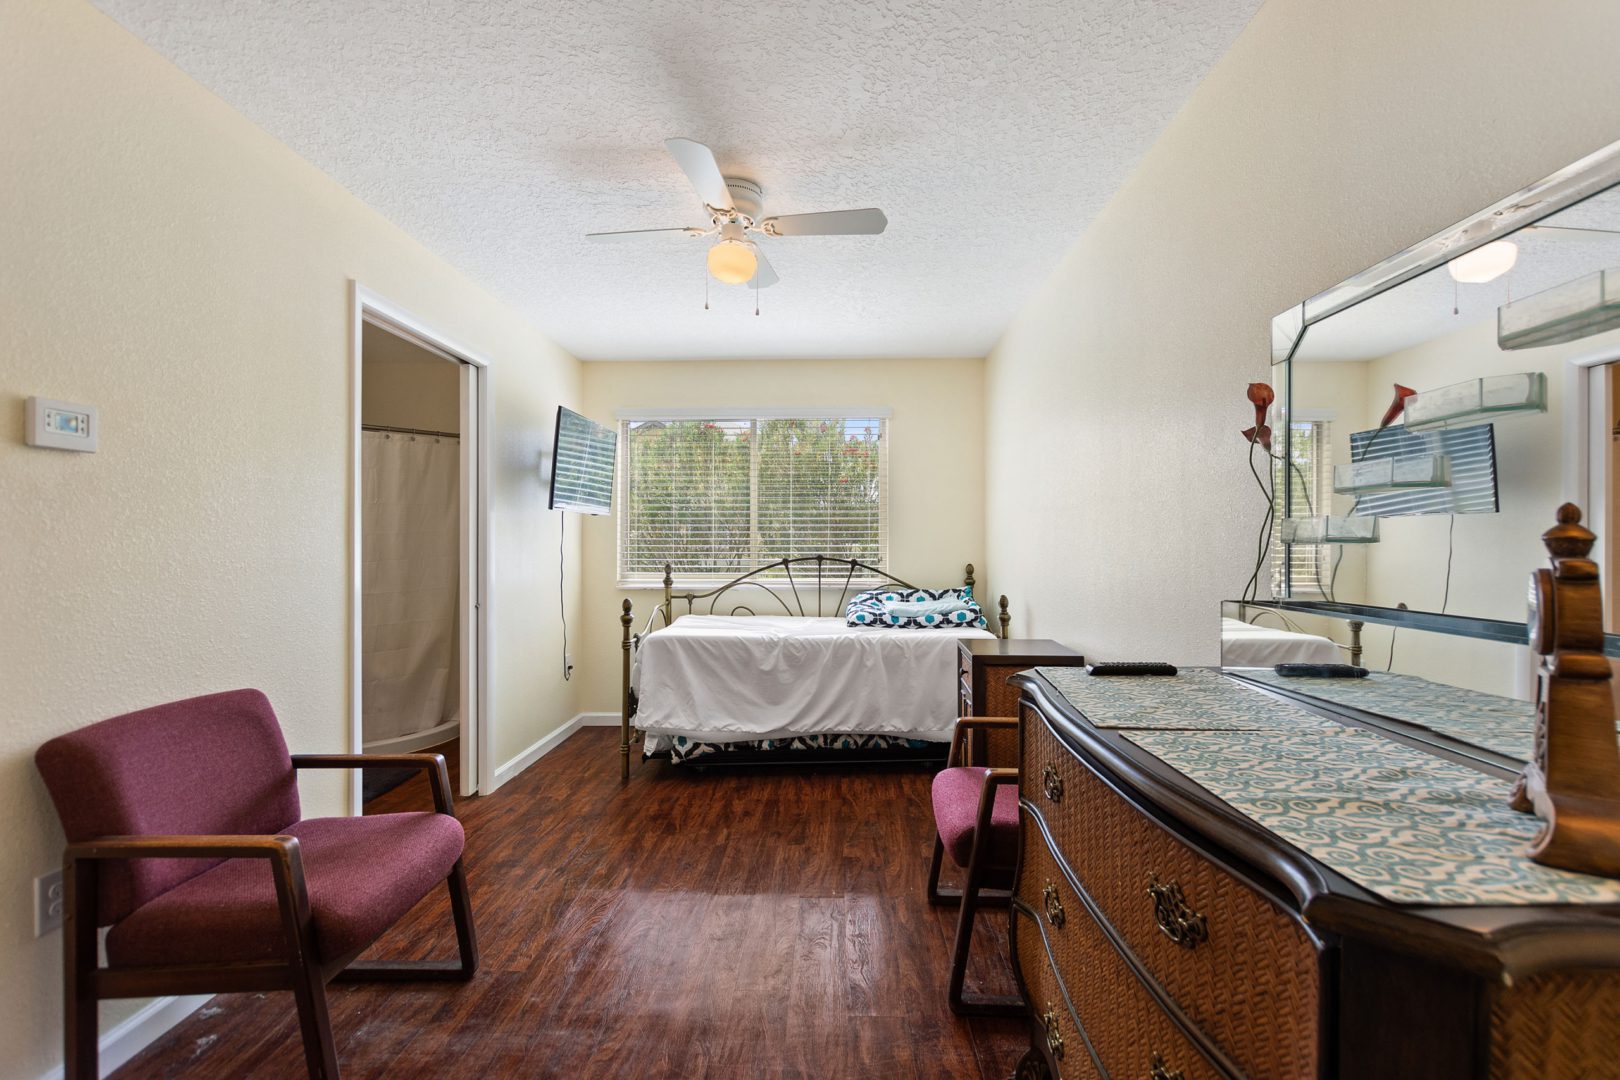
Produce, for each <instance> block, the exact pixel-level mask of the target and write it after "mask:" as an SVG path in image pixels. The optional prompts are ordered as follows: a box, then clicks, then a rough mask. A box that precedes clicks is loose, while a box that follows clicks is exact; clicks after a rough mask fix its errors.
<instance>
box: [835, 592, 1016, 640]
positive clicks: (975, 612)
mask: <svg viewBox="0 0 1620 1080" xmlns="http://www.w3.org/2000/svg"><path fill="white" fill-rule="evenodd" d="M937 600H956V601H961V602H962V604H963V607H962V609H961V610H959V611H951V612H932V613H925V614H920V615H899V614H896V613H895V612H893V611H891V610H890V608H889V605H891V604H911V603H926V602H930V601H937ZM844 622H845V623H847V624H848V625H850V626H874V627H890V628H892V629H896V630H933V629H938V628H941V627H947V626H971V627H978V628H979V629H981V630H983V629H986V628H988V627H989V625H990V624H989V623H988V622H987V621H986V620H985V617H984V612H983V611H981V610H980V608H979V604H978V602H977V601H976V600H974V599H973V591H972V590H971V589H902V588H899V587H894V588H887V589H869V590H867V591H866V592H863V593H858V594H856V596H855V598H854V599H852V600H851V601H850V602H849V606H848V607H846V608H845V609H844Z"/></svg>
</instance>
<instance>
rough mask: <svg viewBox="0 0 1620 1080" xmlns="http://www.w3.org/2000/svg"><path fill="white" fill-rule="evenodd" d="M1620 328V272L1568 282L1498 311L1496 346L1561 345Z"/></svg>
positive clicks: (1515, 347)
mask: <svg viewBox="0 0 1620 1080" xmlns="http://www.w3.org/2000/svg"><path fill="white" fill-rule="evenodd" d="M1617 326H1620V270H1599V271H1597V272H1596V273H1592V274H1587V275H1585V276H1584V277H1578V278H1576V279H1575V280H1574V281H1566V282H1564V283H1563V284H1562V285H1555V286H1553V287H1552V288H1550V289H1546V290H1543V291H1542V292H1538V293H1536V294H1534V295H1533V296H1526V297H1524V298H1523V299H1522V300H1514V301H1511V302H1510V303H1506V304H1503V305H1502V306H1501V307H1499V308H1497V309H1496V343H1497V344H1498V345H1500V346H1501V347H1502V348H1504V349H1533V348H1536V347H1537V346H1539V345H1560V344H1563V343H1564V342H1566V341H1578V340H1579V339H1581V338H1583V337H1591V336H1592V335H1593V334H1601V333H1603V332H1604V331H1605V330H1613V329H1614V328H1615V327H1617Z"/></svg>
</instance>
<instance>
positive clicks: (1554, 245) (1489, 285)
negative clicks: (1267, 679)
mask: <svg viewBox="0 0 1620 1080" xmlns="http://www.w3.org/2000/svg"><path fill="white" fill-rule="evenodd" d="M1617 185H1620V144H1616V145H1615V146H1611V147H1608V148H1606V149H1605V150H1603V151H1600V152H1599V153H1597V154H1594V155H1592V156H1591V157H1589V158H1586V159H1584V160H1582V161H1580V162H1577V163H1575V164H1574V165H1571V166H1570V167H1569V168H1567V169H1564V170H1561V171H1560V172H1559V173H1557V174H1555V175H1554V176H1552V177H1549V178H1547V179H1546V180H1544V181H1542V182H1541V183H1539V184H1536V185H1533V186H1532V187H1530V188H1528V189H1526V190H1525V191H1522V192H1518V193H1515V194H1514V195H1512V196H1509V197H1508V198H1506V199H1504V200H1503V201H1502V202H1500V203H1498V204H1497V205H1496V206H1493V207H1490V208H1488V209H1487V210H1485V211H1483V212H1482V213H1480V214H1479V215H1476V216H1475V217H1473V218H1470V219H1468V220H1467V221H1464V222H1461V223H1459V224H1458V225H1457V226H1455V227H1453V228H1451V229H1448V230H1446V231H1444V232H1442V233H1439V234H1437V235H1436V236H1434V237H1430V238H1429V239H1427V240H1425V241H1423V242H1422V243H1420V244H1417V245H1414V246H1413V247H1412V248H1409V249H1407V250H1406V251H1403V252H1400V253H1398V254H1397V255H1395V256H1392V257H1391V258H1390V259H1388V260H1385V261H1384V262H1383V263H1380V264H1379V265H1378V266H1375V267H1373V268H1371V269H1369V270H1367V271H1366V272H1364V273H1362V274H1358V275H1357V276H1356V277H1355V278H1352V279H1350V280H1349V281H1346V282H1344V283H1342V284H1341V285H1338V286H1335V287H1334V288H1333V289H1329V290H1327V291H1326V292H1324V293H1322V294H1320V295H1318V296H1316V297H1313V298H1311V299H1310V300H1307V301H1305V302H1304V303H1302V304H1300V305H1299V306H1298V307H1296V308H1294V309H1292V310H1290V311H1288V312H1286V313H1284V314H1283V315H1280V316H1278V318H1277V319H1276V320H1275V322H1274V324H1273V343H1274V355H1273V360H1274V362H1275V363H1276V365H1277V366H1276V367H1275V368H1274V373H1275V375H1276V378H1275V380H1274V382H1275V383H1276V384H1277V386H1278V389H1279V404H1278V410H1277V411H1278V415H1277V417H1276V419H1275V420H1274V422H1273V423H1274V429H1275V436H1274V438H1275V440H1276V441H1275V446H1274V449H1275V451H1276V453H1277V454H1278V456H1279V458H1280V460H1279V462H1278V464H1277V468H1276V473H1277V476H1276V491H1277V503H1278V509H1277V518H1278V522H1277V524H1276V527H1275V535H1274V537H1273V541H1274V544H1273V552H1274V554H1273V556H1272V558H1271V559H1270V565H1269V567H1267V568H1266V573H1268V574H1269V576H1270V581H1269V584H1270V586H1271V591H1272V595H1273V596H1274V597H1277V598H1280V599H1282V600H1284V602H1285V605H1286V606H1287V607H1288V608H1290V609H1291V610H1292V615H1293V617H1294V619H1295V621H1296V623H1297V621H1298V620H1299V619H1301V618H1307V617H1308V616H1312V615H1313V614H1319V613H1327V612H1330V611H1338V612H1339V613H1340V614H1341V615H1342V614H1346V613H1349V614H1351V615H1354V614H1360V615H1363V616H1369V617H1370V619H1369V621H1368V622H1367V624H1366V629H1365V630H1364V631H1363V633H1364V634H1365V637H1366V640H1365V641H1363V642H1362V643H1361V644H1362V645H1363V646H1364V653H1365V656H1364V662H1365V663H1367V665H1368V666H1370V667H1376V668H1378V669H1383V668H1384V667H1385V666H1386V656H1387V657H1388V661H1387V662H1388V666H1389V668H1390V670H1393V671H1404V672H1407V673H1410V674H1417V675H1423V676H1426V677H1429V678H1435V679H1439V680H1442V681H1445V682H1448V683H1451V684H1453V685H1458V686H1466V687H1470V688H1472V689H1477V690H1483V691H1487V692H1490V693H1502V694H1514V695H1518V696H1522V695H1523V693H1524V692H1525V689H1526V686H1527V680H1528V668H1529V665H1528V658H1527V656H1523V655H1520V656H1518V657H1517V658H1516V659H1515V660H1513V661H1511V662H1504V657H1503V656H1502V655H1500V646H1498V647H1496V648H1493V649H1490V650H1486V649H1482V648H1480V647H1478V638H1480V637H1485V638H1494V639H1495V640H1496V641H1497V642H1499V643H1502V642H1506V643H1509V644H1510V643H1511V641H1512V637H1513V635H1514V634H1515V633H1518V629H1517V628H1518V626H1519V625H1520V624H1522V621H1523V618H1524V614H1525V606H1526V604H1525V583H1526V578H1527V575H1528V572H1529V571H1530V570H1531V569H1532V568H1533V567H1536V566H1539V565H1542V564H1544V562H1545V559H1546V553H1545V550H1544V548H1543V547H1542V544H1541V540H1540V537H1541V533H1542V532H1543V531H1544V530H1546V529H1547V528H1548V527H1549V526H1550V525H1551V524H1552V523H1553V520H1554V513H1555V511H1556V508H1557V507H1558V505H1559V504H1560V503H1561V502H1564V501H1572V502H1575V503H1577V504H1578V505H1579V506H1581V508H1582V510H1583V511H1584V512H1585V515H1586V521H1587V524H1588V525H1589V526H1590V527H1591V528H1592V529H1593V530H1594V531H1595V532H1597V533H1598V536H1599V541H1598V550H1597V553H1596V555H1597V558H1598V559H1599V561H1600V562H1601V563H1602V564H1603V565H1604V567H1605V581H1604V586H1605V593H1606V595H1605V601H1606V603H1607V605H1608V612H1607V619H1608V622H1607V626H1606V629H1607V630H1609V631H1610V632H1611V633H1613V632H1615V631H1616V630H1620V579H1617V578H1616V577H1615V576H1614V575H1613V570H1614V569H1615V568H1620V529H1616V528H1615V527H1613V523H1614V522H1615V521H1616V520H1617V518H1620V486H1617V485H1620V465H1617V456H1616V447H1617V445H1620V443H1617V441H1616V432H1617V430H1620V429H1617V427H1616V424H1617V421H1620V186H1617ZM1408 392H1411V393H1410V396H1408ZM1397 404H1398V405H1399V406H1400V408H1399V409H1398V410H1397V409H1396V408H1395V406H1396V405H1397ZM1392 412H1394V413H1396V415H1395V416H1394V417H1393V419H1391V417H1390V413H1392ZM1407 612H1410V613H1412V614H1410V615H1408V614H1407ZM1440 614H1444V615H1446V616H1450V617H1459V618H1456V619H1446V620H1437V619H1435V618H1433V616H1436V615H1440ZM1425 619H1427V620H1428V625H1430V626H1438V625H1442V624H1446V625H1449V626H1451V628H1452V629H1454V630H1455V629H1457V628H1462V631H1463V632H1464V633H1465V634H1466V633H1467V632H1469V631H1470V630H1472V631H1473V637H1474V640H1473V641H1470V640H1468V639H1467V638H1466V637H1464V638H1458V637H1456V636H1454V635H1452V634H1447V633H1426V632H1421V630H1422V626H1423V623H1424V620H1425ZM1403 620H1404V621H1403ZM1493 624H1494V625H1493ZM1401 627H1407V628H1409V629H1410V630H1411V632H1409V633H1407V634H1406V637H1405V638H1404V640H1403V639H1400V638H1399V637H1398V634H1399V633H1400V630H1399V628H1401ZM1296 628H1300V627H1298V626H1296ZM1303 628H1304V629H1316V630H1320V631H1321V632H1323V633H1324V634H1327V635H1328V636H1331V637H1334V638H1335V640H1339V641H1341V642H1342V641H1343V639H1344V632H1343V628H1342V626H1333V625H1332V624H1329V623H1320V624H1313V625H1310V626H1304V627H1303ZM1392 635H1396V636H1392ZM1519 640H1522V636H1521V637H1520V638H1519ZM1616 643H1620V639H1615V640H1614V641H1612V642H1611V652H1620V649H1616V648H1615V647H1614V646H1615V645H1616ZM1513 651H1514V652H1516V653H1517V654H1524V652H1525V651H1524V650H1522V649H1519V650H1513ZM1482 657H1485V659H1482ZM1521 661H1522V662H1521Z"/></svg>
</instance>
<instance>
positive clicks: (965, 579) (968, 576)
mask: <svg viewBox="0 0 1620 1080" xmlns="http://www.w3.org/2000/svg"><path fill="white" fill-rule="evenodd" d="M962 584H963V585H966V586H967V591H968V592H969V593H971V592H973V585H974V581H973V564H972V563H968V564H967V571H966V573H964V574H963V575H962Z"/></svg>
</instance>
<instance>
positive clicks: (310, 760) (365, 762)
mask: <svg viewBox="0 0 1620 1080" xmlns="http://www.w3.org/2000/svg"><path fill="white" fill-rule="evenodd" d="M443 762H444V755H443V754H294V755H292V763H293V768H295V769H385V768H386V769H412V768H414V769H427V768H431V767H432V766H434V765H437V764H442V763H443Z"/></svg>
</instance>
